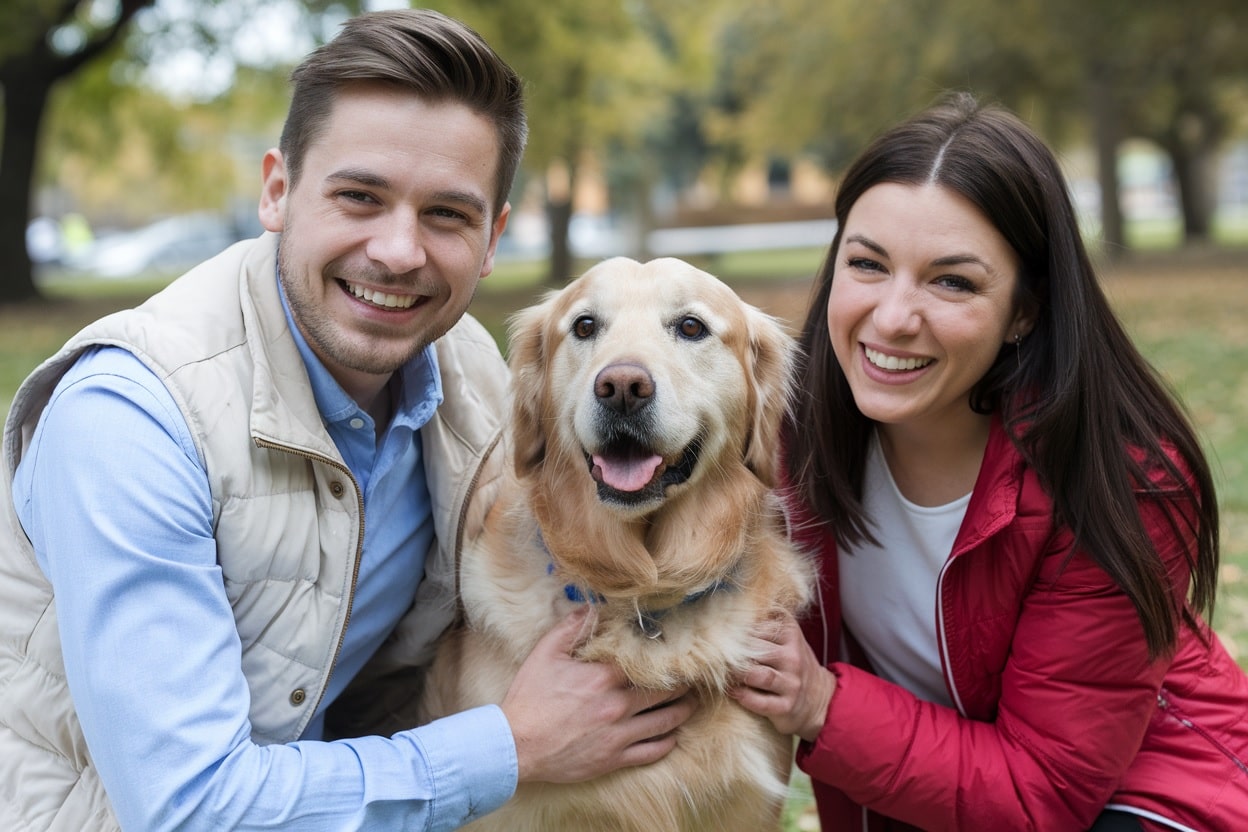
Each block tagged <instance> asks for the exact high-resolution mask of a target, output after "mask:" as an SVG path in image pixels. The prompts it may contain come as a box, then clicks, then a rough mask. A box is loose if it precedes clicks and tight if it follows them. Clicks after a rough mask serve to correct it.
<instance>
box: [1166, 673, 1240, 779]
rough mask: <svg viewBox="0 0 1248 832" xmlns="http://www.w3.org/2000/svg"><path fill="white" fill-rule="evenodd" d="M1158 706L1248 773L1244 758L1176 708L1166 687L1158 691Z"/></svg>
mask: <svg viewBox="0 0 1248 832" xmlns="http://www.w3.org/2000/svg"><path fill="white" fill-rule="evenodd" d="M1157 707H1158V708H1160V709H1161V710H1162V711H1164V712H1165V713H1166V715H1167V716H1170V717H1171V718H1172V719H1174V720H1176V721H1177V722H1178V723H1179V724H1180V725H1182V726H1183V727H1184V728H1187V729H1189V730H1191V731H1194V732H1195V733H1196V734H1198V735H1200V736H1201V737H1203V738H1204V740H1205V742H1207V743H1209V744H1210V745H1212V746H1213V747H1214V748H1216V749H1217V750H1218V751H1219V752H1221V754H1222V755H1223V756H1224V757H1226V758H1227V759H1228V760H1230V761H1231V762H1232V763H1234V764H1235V766H1236V767H1237V768H1238V769H1239V770H1240V771H1242V772H1244V773H1245V774H1248V765H1245V763H1244V761H1243V760H1241V759H1239V757H1237V756H1236V755H1235V753H1234V752H1233V751H1231V750H1230V749H1229V748H1227V747H1226V746H1225V745H1223V744H1222V743H1221V742H1219V741H1218V740H1217V739H1216V738H1214V737H1213V736H1212V735H1210V733H1209V732H1208V731H1206V730H1205V729H1204V728H1202V727H1200V726H1199V725H1197V724H1196V723H1194V722H1192V721H1191V720H1190V719H1188V718H1187V717H1185V716H1184V715H1183V713H1182V712H1181V711H1180V710H1179V709H1178V708H1176V707H1175V706H1174V705H1172V704H1171V703H1170V699H1169V691H1167V690H1166V689H1165V688H1164V687H1163V688H1162V689H1161V690H1160V691H1158V693H1157Z"/></svg>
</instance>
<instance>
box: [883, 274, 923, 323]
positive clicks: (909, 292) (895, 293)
mask: <svg viewBox="0 0 1248 832" xmlns="http://www.w3.org/2000/svg"><path fill="white" fill-rule="evenodd" d="M920 308H921V303H920V298H919V294H918V292H917V291H916V289H915V287H914V286H913V285H911V284H910V283H909V282H906V281H901V280H896V279H894V280H890V281H888V282H887V283H884V284H881V290H880V296H879V298H878V299H877V300H876V304H875V310H874V313H873V316H872V318H873V321H874V323H875V327H876V329H877V330H879V332H880V334H881V335H912V334H914V333H916V332H917V331H918V329H919V326H920V325H921V321H922V314H921V311H920Z"/></svg>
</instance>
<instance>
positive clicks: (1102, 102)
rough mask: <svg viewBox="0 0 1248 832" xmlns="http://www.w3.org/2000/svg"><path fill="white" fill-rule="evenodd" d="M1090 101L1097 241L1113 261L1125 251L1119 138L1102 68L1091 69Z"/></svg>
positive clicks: (1109, 88)
mask: <svg viewBox="0 0 1248 832" xmlns="http://www.w3.org/2000/svg"><path fill="white" fill-rule="evenodd" d="M1091 101H1092V131H1093V135H1094V141H1095V143H1096V170H1097V173H1096V178H1097V182H1098V183H1099V184H1100V190H1101V241H1102V245H1103V247H1104V250H1105V254H1106V255H1107V256H1108V257H1110V258H1116V257H1119V256H1121V255H1122V253H1123V252H1124V251H1126V248H1127V241H1126V233H1125V229H1124V227H1123V221H1122V205H1121V203H1120V201H1119V194H1118V143H1119V141H1120V138H1121V136H1120V135H1119V131H1120V125H1119V118H1118V107H1117V104H1116V103H1115V101H1114V92H1113V88H1112V85H1111V84H1110V80H1109V73H1108V71H1107V70H1106V69H1105V68H1103V67H1093V69H1092V77H1091Z"/></svg>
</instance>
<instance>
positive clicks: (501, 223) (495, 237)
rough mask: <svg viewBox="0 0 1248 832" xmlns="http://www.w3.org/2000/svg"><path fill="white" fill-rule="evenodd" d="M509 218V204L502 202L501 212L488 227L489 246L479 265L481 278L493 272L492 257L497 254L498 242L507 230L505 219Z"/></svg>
mask: <svg viewBox="0 0 1248 832" xmlns="http://www.w3.org/2000/svg"><path fill="white" fill-rule="evenodd" d="M510 216H511V203H510V202H504V203H503V210H501V211H499V212H498V216H497V217H495V218H494V224H493V225H492V226H490V244H489V247H488V248H487V249H486V251H485V262H483V263H482V264H481V277H486V276H487V275H489V273H490V272H492V271H494V255H495V254H496V253H497V252H498V241H499V239H501V238H502V236H503V231H504V230H505V229H506V228H507V218H508V217H510Z"/></svg>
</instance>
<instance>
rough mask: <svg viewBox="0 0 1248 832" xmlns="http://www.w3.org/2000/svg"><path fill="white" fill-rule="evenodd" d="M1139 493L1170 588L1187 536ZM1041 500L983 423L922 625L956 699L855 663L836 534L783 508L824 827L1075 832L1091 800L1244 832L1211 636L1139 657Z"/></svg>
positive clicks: (1229, 669)
mask: <svg viewBox="0 0 1248 832" xmlns="http://www.w3.org/2000/svg"><path fill="white" fill-rule="evenodd" d="M1140 506H1141V511H1142V512H1143V515H1144V522H1145V526H1146V528H1147V529H1148V531H1149V533H1150V534H1151V535H1152V536H1153V539H1154V540H1157V541H1161V544H1160V545H1161V547H1162V553H1163V555H1164V557H1165V559H1166V563H1167V566H1168V567H1169V568H1170V569H1171V570H1172V572H1173V573H1174V574H1179V575H1182V576H1183V577H1182V581H1181V584H1182V586H1183V588H1184V590H1186V586H1187V580H1188V572H1187V569H1186V566H1185V565H1184V562H1183V558H1182V557H1181V554H1180V553H1181V547H1183V546H1186V545H1187V544H1188V542H1189V541H1187V540H1184V541H1176V540H1175V539H1174V537H1173V534H1172V532H1171V530H1170V526H1169V524H1168V522H1167V520H1166V518H1165V517H1164V516H1163V513H1162V510H1161V509H1160V508H1159V507H1158V506H1157V504H1156V503H1155V502H1150V501H1141V503H1140ZM1050 510H1051V505H1050V501H1049V499H1048V497H1047V496H1046V494H1045V492H1044V490H1043V489H1042V488H1041V487H1040V484H1039V482H1038V481H1037V479H1036V477H1035V475H1034V473H1033V472H1031V471H1030V470H1029V469H1027V468H1026V466H1025V465H1024V463H1023V460H1022V457H1021V456H1020V455H1019V454H1018V452H1017V450H1016V449H1015V448H1014V447H1013V445H1012V444H1011V443H1010V441H1009V439H1008V438H1007V436H1006V434H1005V432H1004V431H1003V430H1002V429H1001V426H1000V424H999V423H996V422H995V421H994V425H993V431H992V435H991V437H990V439H989V442H988V448H987V451H986V452H985V457H984V463H983V466H982V468H981V470H980V474H979V479H978V481H977V482H976V484H975V489H974V492H973V494H972V496H971V500H970V504H969V505H968V507H967V513H966V518H965V519H964V521H963V523H962V527H961V529H960V530H959V532H958V536H957V539H956V542H955V543H954V548H953V553H952V555H951V556H950V558H949V560H948V562H947V563H946V564H945V567H944V569H943V570H942V572H941V574H940V578H939V586H938V592H939V598H938V603H937V614H936V619H937V620H936V621H934V622H933V626H935V627H936V630H937V638H938V643H939V645H940V650H941V665H942V667H943V669H944V675H945V684H946V686H947V687H948V690H949V694H950V697H951V699H952V701H953V702H954V703H955V706H956V708H957V710H951V709H949V708H947V707H943V706H939V705H934V704H931V703H929V702H925V701H922V700H919V699H917V698H915V697H914V696H913V695H912V694H910V693H909V692H908V691H906V690H904V689H902V688H900V687H898V686H896V685H893V684H891V683H889V682H886V681H884V680H882V679H880V678H878V677H876V676H874V675H872V674H871V673H870V672H869V671H868V670H866V669H864V668H865V667H866V663H865V661H862V660H861V657H860V656H859V657H858V660H857V661H855V660H854V654H856V653H859V652H860V651H857V650H855V649H854V648H853V646H852V638H850V637H849V636H848V634H847V633H844V632H843V628H842V623H841V615H840V598H839V588H838V584H837V556H836V545H835V542H834V541H833V540H832V538H831V536H830V535H826V534H824V533H823V532H822V531H820V530H819V529H818V527H817V526H814V527H812V525H811V524H806V525H803V523H802V522H801V521H802V520H803V519H809V515H805V516H803V512H802V510H801V509H800V508H799V509H796V510H795V513H794V514H795V516H794V519H795V521H796V523H797V525H796V528H797V529H799V532H798V537H799V539H802V541H803V543H805V544H806V545H809V546H811V547H812V548H813V549H814V550H816V551H819V552H820V554H821V562H822V566H821V569H822V582H821V587H820V602H821V606H820V607H818V608H817V609H815V610H814V612H813V613H812V614H811V615H810V616H808V618H807V620H805V621H804V622H803V629H804V630H805V632H806V637H807V639H808V640H809V641H810V643H811V645H812V646H813V647H814V649H815V653H816V655H821V656H823V657H824V663H825V664H827V665H828V666H829V667H830V669H831V670H832V671H833V672H834V673H835V674H836V675H837V679H838V681H837V688H836V692H835V694H834V695H833V697H832V702H831V705H830V706H829V709H828V717H827V722H826V724H825V726H824V729H823V732H822V733H821V734H820V735H819V737H818V739H817V740H816V742H814V743H813V744H812V743H802V744H801V745H800V746H799V749H798V756H797V761H798V765H799V767H800V768H801V769H802V770H803V771H805V772H807V773H808V774H809V775H810V776H811V779H812V780H813V781H814V789H815V796H816V799H817V801H818V806H819V817H820V822H821V826H822V828H823V829H824V830H825V832H843V830H871V831H872V832H876V830H889V831H890V832H893V831H894V830H905V829H911V828H914V827H917V828H920V829H927V830H959V832H981V830H1012V832H1015V831H1017V830H1044V832H1051V831H1052V830H1057V831H1058V832H1065V830H1071V832H1077V831H1078V830H1086V829H1087V828H1088V827H1089V826H1090V825H1091V824H1092V822H1093V820H1094V819H1095V818H1096V816H1097V815H1098V814H1099V813H1100V812H1101V811H1102V809H1103V808H1104V807H1105V806H1106V805H1107V804H1108V805H1109V806H1110V807H1111V808H1116V809H1120V810H1122V811H1127V812H1132V813H1135V814H1137V815H1139V816H1140V817H1141V818H1142V819H1144V820H1145V824H1146V825H1147V826H1149V827H1150V828H1154V829H1180V830H1201V832H1222V831H1223V830H1225V832H1231V830H1248V677H1246V676H1245V674H1244V671H1243V670H1242V669H1241V668H1239V667H1238V665H1236V663H1235V661H1234V660H1233V659H1232V658H1231V657H1230V656H1229V655H1228V654H1227V652H1226V650H1225V649H1224V648H1223V646H1222V644H1221V643H1220V642H1219V641H1218V640H1217V638H1216V636H1213V635H1212V634H1210V638H1211V640H1212V646H1211V648H1206V647H1205V646H1204V645H1203V644H1201V642H1200V640H1199V639H1198V638H1197V637H1196V636H1195V635H1194V634H1193V633H1192V632H1191V631H1190V629H1188V628H1186V627H1185V628H1182V630H1181V635H1180V641H1179V644H1178V648H1177V650H1176V651H1175V654H1174V656H1173V657H1172V658H1166V659H1163V660H1161V661H1155V662H1150V661H1149V660H1148V655H1147V650H1146V648H1145V644H1144V638H1143V633H1142V631H1141V628H1140V621H1139V618H1138V616H1137V614H1136V612H1135V608H1134V607H1133V606H1132V605H1131V603H1130V601H1129V600H1128V599H1127V597H1126V596H1125V595H1124V594H1123V593H1122V592H1121V591H1119V590H1118V589H1117V587H1116V586H1115V585H1114V583H1113V581H1112V580H1111V579H1110V578H1109V576H1108V575H1107V574H1106V573H1105V572H1104V571H1102V570H1101V569H1100V568H1098V567H1097V566H1096V565H1094V564H1093V563H1092V562H1091V560H1089V559H1088V558H1087V557H1086V556H1085V555H1084V554H1082V553H1080V552H1075V553H1074V554H1073V556H1072V554H1071V549H1070V547H1071V536H1070V533H1069V531H1068V530H1066V529H1060V528H1059V529H1055V528H1054V527H1053V526H1052V524H1051V522H1050ZM803 528H805V529H806V531H805V533H804V537H803V532H801V531H800V530H801V529H803ZM1068 559H1069V560H1068ZM838 658H840V659H844V661H833V660H834V659H838ZM889 818H892V819H894V820H889Z"/></svg>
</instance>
